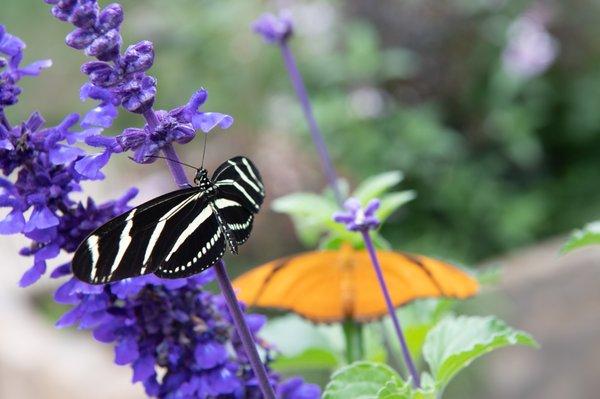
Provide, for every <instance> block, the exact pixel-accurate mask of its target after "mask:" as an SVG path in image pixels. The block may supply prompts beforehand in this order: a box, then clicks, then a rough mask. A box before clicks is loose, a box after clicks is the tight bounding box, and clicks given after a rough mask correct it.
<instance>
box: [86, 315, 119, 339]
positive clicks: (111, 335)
mask: <svg viewBox="0 0 600 399" xmlns="http://www.w3.org/2000/svg"><path fill="white" fill-rule="evenodd" d="M118 327H119V324H118V323H117V322H115V321H114V319H113V321H105V322H104V323H103V324H101V325H99V326H98V327H96V328H95V329H94V331H93V333H92V334H93V336H94V338H95V339H96V340H97V341H99V342H103V343H105V344H107V343H110V342H113V341H114V340H116V339H117V334H116V331H115V330H116V329H117V328H118Z"/></svg>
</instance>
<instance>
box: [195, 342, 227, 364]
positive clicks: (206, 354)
mask: <svg viewBox="0 0 600 399" xmlns="http://www.w3.org/2000/svg"><path fill="white" fill-rule="evenodd" d="M194 358H195V359H196V365H197V366H198V367H200V368H202V369H204V370H208V369H212V368H213V367H216V366H218V365H220V364H223V363H225V361H226V360H227V349H226V348H225V346H224V345H222V344H220V343H218V342H214V341H209V342H207V343H205V344H198V346H196V349H195V350H194Z"/></svg>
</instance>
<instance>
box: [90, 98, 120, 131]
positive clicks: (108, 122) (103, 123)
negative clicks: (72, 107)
mask: <svg viewBox="0 0 600 399" xmlns="http://www.w3.org/2000/svg"><path fill="white" fill-rule="evenodd" d="M118 114H119V112H118V110H117V107H115V106H114V105H112V104H105V105H99V106H97V107H96V108H94V109H92V110H91V111H89V112H88V113H87V114H85V116H84V117H83V120H82V121H81V126H83V127H91V126H100V127H103V128H108V127H111V126H112V123H113V121H114V120H115V118H116V117H117V115H118Z"/></svg>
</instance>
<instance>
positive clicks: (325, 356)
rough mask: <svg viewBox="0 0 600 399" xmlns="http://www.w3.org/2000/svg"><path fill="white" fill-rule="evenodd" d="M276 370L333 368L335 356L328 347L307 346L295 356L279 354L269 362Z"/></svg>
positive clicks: (335, 363)
mask: <svg viewBox="0 0 600 399" xmlns="http://www.w3.org/2000/svg"><path fill="white" fill-rule="evenodd" d="M271 366H272V367H273V369H274V370H276V371H280V372H283V371H297V370H315V369H317V370H318V369H328V370H331V369H334V368H335V367H337V366H338V358H337V356H336V355H335V354H334V353H333V352H332V351H331V350H329V349H325V348H309V349H307V350H305V351H304V352H302V353H300V354H298V355H296V356H279V357H277V358H276V359H275V361H273V363H271Z"/></svg>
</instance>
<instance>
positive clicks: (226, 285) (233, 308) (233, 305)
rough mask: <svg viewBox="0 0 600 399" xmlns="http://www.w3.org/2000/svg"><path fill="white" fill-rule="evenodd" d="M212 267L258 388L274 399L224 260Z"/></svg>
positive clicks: (267, 396)
mask: <svg viewBox="0 0 600 399" xmlns="http://www.w3.org/2000/svg"><path fill="white" fill-rule="evenodd" d="M214 267H215V270H216V274H217V280H218V282H219V286H220V287H221V292H222V293H223V296H224V297H225V301H226V302H227V307H228V308H229V313H231V317H232V319H233V324H234V325H235V328H236V330H237V333H238V334H239V336H240V339H241V341H242V345H243V346H244V350H245V351H246V355H247V356H248V359H249V360H250V365H251V366H252V370H253V371H254V374H255V375H256V378H257V379H258V383H259V385H260V389H261V391H262V393H263V396H264V398H265V399H275V393H274V392H273V387H272V386H271V384H270V383H269V377H268V376H267V372H266V370H265V367H264V364H263V363H262V361H261V360H260V356H259V355H258V351H257V350H256V344H255V343H254V339H252V334H251V333H250V330H249V329H248V325H247V324H246V322H245V320H244V315H243V314H242V309H240V305H239V303H238V300H237V298H236V296H235V292H234V291H233V287H232V286H231V281H230V280H229V276H228V275H227V269H226V268H225V262H223V260H219V261H218V262H217V263H216V264H215V266H214Z"/></svg>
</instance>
